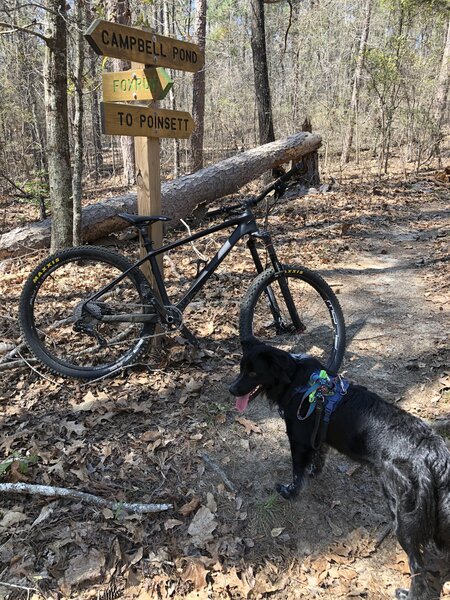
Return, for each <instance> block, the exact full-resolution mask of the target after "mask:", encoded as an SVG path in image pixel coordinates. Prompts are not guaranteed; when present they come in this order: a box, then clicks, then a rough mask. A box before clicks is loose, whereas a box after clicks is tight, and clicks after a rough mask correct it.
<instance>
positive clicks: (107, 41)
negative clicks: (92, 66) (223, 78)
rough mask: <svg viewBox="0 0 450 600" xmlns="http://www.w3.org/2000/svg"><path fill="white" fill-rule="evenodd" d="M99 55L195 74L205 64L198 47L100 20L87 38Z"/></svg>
mask: <svg viewBox="0 0 450 600" xmlns="http://www.w3.org/2000/svg"><path fill="white" fill-rule="evenodd" d="M84 35H85V38H86V39H87V41H88V42H89V44H90V45H91V46H92V48H93V49H94V50H95V52H96V53H97V54H102V55H103V56H110V57H111V58H121V59H122V60H132V61H134V62H138V63H141V64H144V65H150V66H154V67H170V68H172V69H178V70H180V71H190V72H192V73H195V72H197V71H199V70H200V69H201V68H202V67H203V65H204V64H205V59H204V56H203V54H202V52H201V51H200V48H199V46H197V44H191V43H190V42H183V41H181V40H176V39H174V38H169V37H164V36H162V35H159V34H156V33H152V32H149V31H143V30H142V29H138V28H136V27H128V26H126V25H120V24H119V23H111V22H109V21H104V20H102V19H96V20H95V21H94V22H93V23H92V24H91V25H90V27H89V28H88V29H87V31H86V33H85V34H84Z"/></svg>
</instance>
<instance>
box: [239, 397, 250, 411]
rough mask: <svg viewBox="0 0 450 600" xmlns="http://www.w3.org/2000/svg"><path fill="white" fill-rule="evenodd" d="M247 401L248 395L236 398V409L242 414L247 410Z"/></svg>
mask: <svg viewBox="0 0 450 600" xmlns="http://www.w3.org/2000/svg"><path fill="white" fill-rule="evenodd" d="M249 400H250V394H246V395H245V396H237V397H236V409H237V410H238V411H239V412H244V410H245V409H246V408H247V405H248V401H249Z"/></svg>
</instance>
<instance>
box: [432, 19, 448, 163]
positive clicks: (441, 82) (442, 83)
mask: <svg viewBox="0 0 450 600" xmlns="http://www.w3.org/2000/svg"><path fill="white" fill-rule="evenodd" d="M449 77H450V18H449V19H448V21H447V34H446V37H445V43H444V51H443V53H442V61H441V67H440V70H439V78H438V84H437V87H436V94H435V99H434V114H433V116H434V122H435V127H436V138H437V139H436V145H435V152H436V154H437V155H438V156H439V160H440V158H441V157H440V151H439V149H440V142H441V138H442V124H443V122H444V115H445V108H446V105H447V97H448V88H449Z"/></svg>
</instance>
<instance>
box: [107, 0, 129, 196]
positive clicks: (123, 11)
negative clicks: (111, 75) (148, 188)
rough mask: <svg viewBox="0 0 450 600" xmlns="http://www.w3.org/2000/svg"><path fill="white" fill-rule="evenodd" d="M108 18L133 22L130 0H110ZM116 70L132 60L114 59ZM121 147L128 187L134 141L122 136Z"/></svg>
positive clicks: (123, 175) (126, 23)
mask: <svg viewBox="0 0 450 600" xmlns="http://www.w3.org/2000/svg"><path fill="white" fill-rule="evenodd" d="M107 14H108V19H109V20H110V21H115V22H116V23H121V24H122V25H130V24H131V8H130V0H117V1H116V0H108V11H107ZM113 64H114V70H117V71H124V70H125V69H129V68H130V66H131V65H130V61H127V60H120V59H114V60H113ZM120 147H121V149H122V160H123V173H122V182H123V185H126V186H127V187H129V186H131V185H134V184H135V183H136V163H135V158H134V142H133V138H132V137H130V136H125V135H122V136H120Z"/></svg>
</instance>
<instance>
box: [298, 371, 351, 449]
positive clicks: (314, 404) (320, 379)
mask: <svg viewBox="0 0 450 600" xmlns="http://www.w3.org/2000/svg"><path fill="white" fill-rule="evenodd" d="M348 386H349V382H348V380H347V379H343V378H342V377H341V376H340V375H337V376H336V377H330V375H328V373H327V372H326V371H324V370H323V369H322V370H321V371H314V373H312V375H311V377H310V378H309V381H308V384H307V385H306V386H300V387H296V388H294V390H293V392H292V398H295V397H297V396H299V395H300V394H301V395H302V397H301V400H300V404H299V405H298V409H297V419H299V421H305V420H306V419H308V418H309V417H310V416H311V415H312V414H313V413H314V412H315V416H316V419H315V425H314V431H313V433H312V435H311V444H312V447H313V448H314V449H315V450H317V449H318V448H319V446H320V444H321V443H322V441H323V440H324V439H325V436H326V431H327V428H328V424H329V422H330V418H331V415H332V414H333V412H334V411H335V410H336V408H337V407H338V406H339V403H340V402H341V400H342V398H343V397H344V396H345V394H346V393H347V389H348ZM306 401H307V402H308V403H309V406H308V408H307V410H306V411H305V406H304V404H305V402H306ZM305 412H306V414H305Z"/></svg>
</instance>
